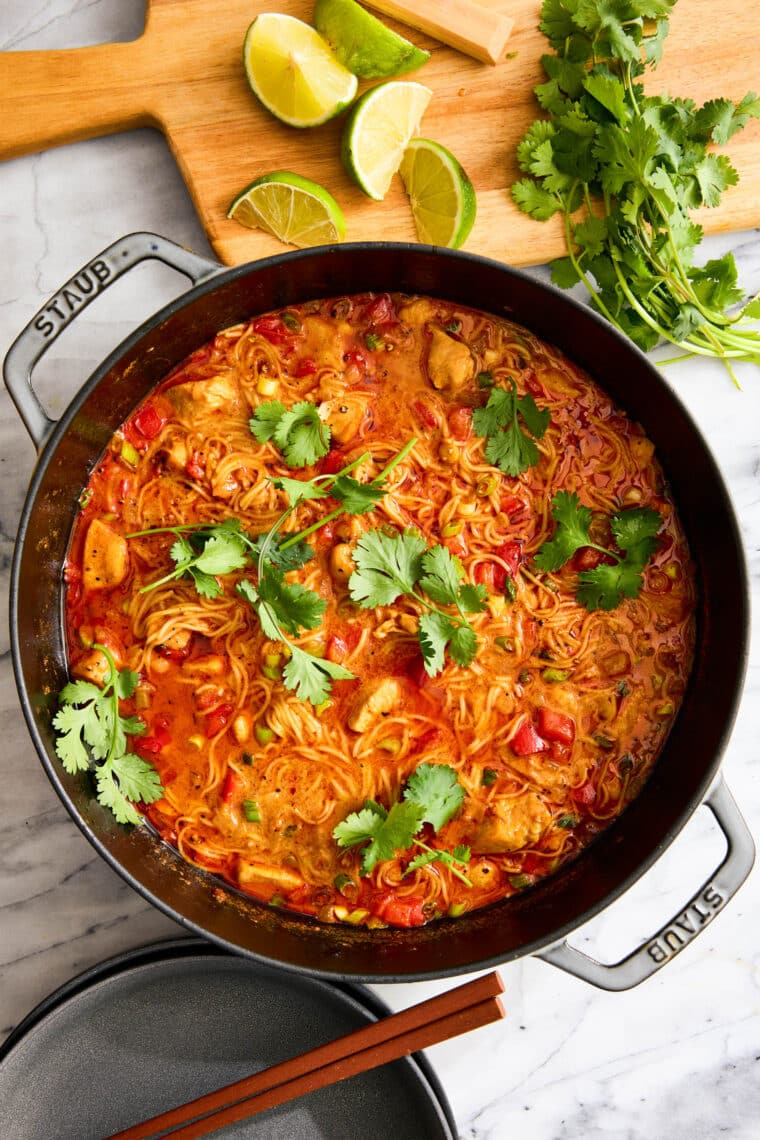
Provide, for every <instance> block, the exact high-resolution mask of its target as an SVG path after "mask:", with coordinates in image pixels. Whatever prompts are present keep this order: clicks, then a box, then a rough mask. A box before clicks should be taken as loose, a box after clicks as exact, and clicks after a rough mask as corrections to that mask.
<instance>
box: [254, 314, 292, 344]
mask: <svg viewBox="0 0 760 1140" xmlns="http://www.w3.org/2000/svg"><path fill="white" fill-rule="evenodd" d="M253 331H254V332H255V333H256V334H257V335H258V336H263V337H264V338H265V340H268V341H269V343H270V344H285V342H286V341H287V340H288V339H289V338H290V337H291V336H292V333H291V332H290V331H289V330H288V328H287V326H286V325H285V324H284V323H283V322H282V320H281V319H280V317H275V316H269V317H257V318H256V320H255V321H254V322H253Z"/></svg>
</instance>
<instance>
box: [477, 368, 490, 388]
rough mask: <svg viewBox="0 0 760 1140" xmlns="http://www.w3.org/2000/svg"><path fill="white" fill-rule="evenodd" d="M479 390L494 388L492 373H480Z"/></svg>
mask: <svg viewBox="0 0 760 1140" xmlns="http://www.w3.org/2000/svg"><path fill="white" fill-rule="evenodd" d="M478 388H493V376H492V375H491V373H490V372H479V373H478Z"/></svg>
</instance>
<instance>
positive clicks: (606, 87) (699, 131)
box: [512, 0, 760, 379]
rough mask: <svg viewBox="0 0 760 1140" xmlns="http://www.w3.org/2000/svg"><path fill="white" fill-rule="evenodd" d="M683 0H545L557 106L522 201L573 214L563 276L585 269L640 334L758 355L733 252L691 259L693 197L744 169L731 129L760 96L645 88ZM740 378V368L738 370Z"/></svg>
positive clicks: (534, 154)
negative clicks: (705, 97) (704, 95)
mask: <svg viewBox="0 0 760 1140" xmlns="http://www.w3.org/2000/svg"><path fill="white" fill-rule="evenodd" d="M674 3H675V0H544V3H543V5H542V19H541V24H540V27H541V30H542V31H543V33H544V34H545V35H546V37H547V39H548V40H549V42H550V44H551V46H552V47H553V49H554V54H553V55H545V56H543V57H542V63H543V66H544V70H545V72H546V75H547V80H546V82H544V83H541V84H539V85H538V86H537V87H536V88H535V94H536V97H537V99H538V101H539V103H540V104H541V106H542V108H543V109H544V110H545V111H546V112H547V113H548V118H546V119H541V120H537V121H536V122H534V123H533V124H532V126H531V127H530V128H529V130H528V132H527V134H526V135H525V137H524V138H523V140H522V142H521V143H520V144H519V146H518V148H517V157H518V161H519V164H520V168H521V170H523V171H524V172H525V173H526V175H527V177H526V178H524V179H522V180H521V181H519V182H517V183H515V184H514V186H513V187H512V195H513V197H514V200H515V202H516V203H517V205H518V206H519V207H520V209H521V210H523V211H524V212H525V213H527V214H530V215H531V216H532V217H534V218H536V219H538V220H542V221H543V220H546V219H548V218H550V217H552V216H553V215H554V214H556V213H561V214H562V215H563V216H564V226H565V240H566V244H567V256H566V257H563V258H560V259H558V260H556V261H554V262H553V263H552V280H553V281H554V283H555V284H556V285H559V286H561V287H562V288H565V289H567V288H570V287H571V286H573V285H575V284H576V283H577V282H579V281H581V282H583V284H584V285H585V286H586V288H587V289H588V291H589V293H590V294H591V301H592V305H593V307H594V308H595V309H597V310H598V312H600V313H602V314H603V315H604V316H605V317H606V318H607V319H608V320H609V321H611V322H612V324H614V325H616V326H617V327H618V328H619V329H621V330H622V331H623V332H624V333H626V334H627V335H628V336H629V337H630V338H631V339H632V340H633V341H634V342H635V343H636V344H637V345H638V346H639V347H640V348H643V349H644V350H649V349H651V348H654V346H655V345H656V344H657V343H658V342H659V341H660V339H664V340H667V341H670V342H671V343H672V344H674V345H676V346H678V347H679V348H682V349H684V350H685V351H686V352H687V353H696V354H698V355H702V356H715V357H719V358H720V359H721V360H723V361H724V363H725V364H726V367H727V368H728V370H729V372H730V374H731V375H732V376H734V372H733V368H732V362H733V361H735V360H747V361H754V362H755V363H760V333H758V332H757V330H754V329H752V328H748V327H747V318H757V317H760V298H758V297H755V298H754V299H753V300H751V301H750V302H749V303H748V304H746V305H745V306H744V308H743V309H742V310H741V311H739V312H738V313H735V314H734V315H728V312H727V310H728V309H729V308H731V307H733V306H735V305H737V304H738V303H739V302H741V301H742V299H743V293H742V291H741V290H740V289H739V288H738V286H737V271H736V264H735V262H734V258H733V255H732V254H730V253H728V254H726V255H725V256H723V257H721V258H718V259H714V260H712V261H708V262H707V264H706V265H704V266H695V265H694V255H695V251H696V249H697V246H698V245H699V242H700V241H701V238H702V229H701V227H700V226H698V225H697V224H695V223H694V222H693V221H692V220H691V218H690V211H691V210H693V209H695V208H697V207H700V206H707V207H716V206H718V205H719V203H720V199H721V194H722V193H723V191H724V190H726V189H727V188H728V187H729V186H733V185H735V184H736V182H737V181H738V175H737V173H736V170H735V169H734V167H733V166H732V165H731V163H730V161H729V160H728V158H727V157H726V156H725V155H718V154H715V153H713V152H712V151H708V145H709V144H711V143H717V144H718V145H722V144H724V143H726V142H727V141H728V140H729V139H730V138H731V136H732V135H733V134H735V133H736V132H737V131H738V130H740V129H741V128H742V127H744V126H745V124H746V123H747V121H748V120H749V119H750V118H758V117H760V98H758V96H757V95H755V94H754V93H752V92H750V93H748V94H747V95H745V96H744V98H743V99H741V100H740V101H739V102H738V103H734V102H732V100H730V99H722V98H720V99H712V100H710V101H709V102H707V103H705V104H704V106H702V107H697V105H696V104H695V103H694V102H693V101H692V100H690V99H681V98H677V97H671V96H669V95H667V94H662V95H645V93H644V88H643V86H642V85H641V83H639V82H637V80H638V79H640V77H641V76H642V75H643V74H644V73H645V71H646V69H647V68H648V67H654V66H655V65H656V64H657V62H658V61H659V59H660V57H661V53H662V49H663V43H664V40H665V37H666V35H667V31H668V20H667V16H668V14H669V12H670V10H671V9H672V8H673V5H674ZM734 379H735V376H734Z"/></svg>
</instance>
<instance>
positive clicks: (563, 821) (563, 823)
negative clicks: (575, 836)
mask: <svg viewBox="0 0 760 1140" xmlns="http://www.w3.org/2000/svg"><path fill="white" fill-rule="evenodd" d="M578 822H579V820H578V816H577V815H561V816H560V817H559V819H558V820H557V827H565V828H567V829H568V830H570V828H571V827H577V826H578Z"/></svg>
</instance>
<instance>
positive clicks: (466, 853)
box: [404, 840, 472, 887]
mask: <svg viewBox="0 0 760 1140" xmlns="http://www.w3.org/2000/svg"><path fill="white" fill-rule="evenodd" d="M415 842H417V843H418V844H419V846H420V847H422V848H423V849H424V850H422V851H420V852H418V853H417V854H416V855H415V856H414V857H413V858H412V859H411V860H410V862H409V865H408V867H407V868H406V870H405V871H404V876H406V875H409V874H411V873H412V871H417V870H419V869H420V868H421V867H427V866H428V864H429V863H442V864H443V866H444V867H448V868H449V869H450V870H451V873H452V874H453V875H456V877H457V878H458V879H461V880H462V882H463V883H464V884H465V885H466V886H468V887H471V886H472V882H471V881H470V879H468V878H467V876H466V875H464V874H463V873H462V867H466V866H467V864H468V863H469V861H470V855H471V851H470V848H469V847H464V846H459V847H455V848H454V850H453V851H444V850H440V849H438V848H436V847H428V846H427V844H426V843H420V841H419V840H416V841H415Z"/></svg>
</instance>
